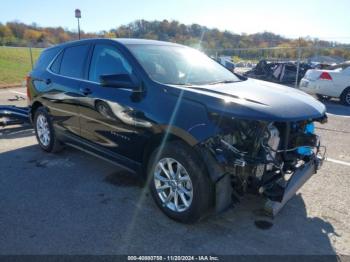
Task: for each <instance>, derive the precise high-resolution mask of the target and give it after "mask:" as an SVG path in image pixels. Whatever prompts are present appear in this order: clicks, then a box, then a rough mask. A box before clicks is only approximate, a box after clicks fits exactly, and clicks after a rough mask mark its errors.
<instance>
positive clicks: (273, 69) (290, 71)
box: [244, 60, 311, 84]
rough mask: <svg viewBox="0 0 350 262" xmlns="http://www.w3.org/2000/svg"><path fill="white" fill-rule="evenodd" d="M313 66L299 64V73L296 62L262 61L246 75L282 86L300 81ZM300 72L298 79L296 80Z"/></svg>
mask: <svg viewBox="0 0 350 262" xmlns="http://www.w3.org/2000/svg"><path fill="white" fill-rule="evenodd" d="M310 68H311V66H310V65H309V64H306V63H300V64H299V71H298V69H297V64H296V63H295V62H274V61H267V60H260V61H259V63H258V64H257V65H256V66H255V67H254V68H253V69H252V70H249V71H247V72H246V73H244V75H245V76H247V77H252V78H256V79H260V80H265V81H269V82H276V83H281V84H294V83H295V80H297V81H298V83H299V82H300V80H301V79H302V78H303V76H304V75H305V73H306V71H307V70H308V69H310ZM297 72H298V78H296V76H297Z"/></svg>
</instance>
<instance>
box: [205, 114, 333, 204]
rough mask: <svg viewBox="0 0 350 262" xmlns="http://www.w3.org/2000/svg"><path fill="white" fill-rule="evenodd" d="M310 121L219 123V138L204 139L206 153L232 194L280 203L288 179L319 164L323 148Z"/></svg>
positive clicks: (312, 122)
mask: <svg viewBox="0 0 350 262" xmlns="http://www.w3.org/2000/svg"><path fill="white" fill-rule="evenodd" d="M314 121H319V122H324V121H326V118H323V119H316V120H305V121H298V122H270V123H267V122H264V121H249V120H244V121H242V120H235V119H233V120H232V119H230V120H227V122H225V120H224V119H221V123H220V126H221V127H222V134H220V135H217V136H215V137H212V138H210V139H208V140H207V141H206V143H205V147H206V148H207V149H209V151H210V152H211V154H212V155H213V156H214V157H215V159H216V161H217V162H218V163H220V166H223V167H224V172H225V173H226V174H229V176H230V183H231V186H232V189H233V194H235V195H237V194H238V195H242V194H244V193H245V192H250V193H257V194H262V195H264V196H265V197H267V198H268V199H269V200H270V201H277V202H282V200H283V198H284V197H285V190H286V188H287V187H288V184H289V181H290V180H291V177H292V176H293V175H294V174H295V173H297V171H298V170H301V169H302V168H303V167H304V166H305V164H307V163H311V162H312V163H313V164H314V170H312V172H313V173H316V170H317V169H318V168H319V166H320V165H321V164H322V161H323V159H324V155H325V148H324V147H322V146H321V145H320V139H319V137H318V136H317V135H316V134H315V132H314V129H315V126H314Z"/></svg>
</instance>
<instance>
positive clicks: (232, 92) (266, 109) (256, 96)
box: [187, 79, 326, 121]
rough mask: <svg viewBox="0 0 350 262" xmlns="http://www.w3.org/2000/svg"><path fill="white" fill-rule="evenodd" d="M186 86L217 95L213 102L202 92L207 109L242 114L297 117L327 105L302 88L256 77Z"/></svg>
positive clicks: (317, 112) (263, 117)
mask: <svg viewBox="0 0 350 262" xmlns="http://www.w3.org/2000/svg"><path fill="white" fill-rule="evenodd" d="M187 90H191V93H192V92H194V93H197V94H201V95H205V96H207V98H209V97H211V98H216V101H217V102H214V101H213V100H212V99H210V98H209V99H205V97H202V96H201V97H202V99H203V100H204V101H201V102H204V103H205V104H206V106H207V107H208V109H209V110H214V111H224V112H225V113H231V114H233V115H234V116H236V117H242V118H249V119H259V120H272V121H297V120H304V119H310V118H312V119H315V118H321V117H323V116H324V114H325V112H326V107H325V106H324V105H323V104H322V103H321V102H319V101H317V100H316V99H315V98H313V97H312V96H310V95H308V94H306V93H304V92H302V91H299V90H297V89H294V88H291V87H286V86H282V85H279V84H275V83H270V82H265V81H261V80H255V79H248V80H246V81H241V82H236V83H227V84H226V83H225V84H216V85H204V86H198V87H189V88H187ZM218 98H219V99H220V100H219V101H220V102H219V103H218V100H217V99H218ZM202 99H201V100H202Z"/></svg>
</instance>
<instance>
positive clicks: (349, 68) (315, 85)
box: [299, 62, 350, 106]
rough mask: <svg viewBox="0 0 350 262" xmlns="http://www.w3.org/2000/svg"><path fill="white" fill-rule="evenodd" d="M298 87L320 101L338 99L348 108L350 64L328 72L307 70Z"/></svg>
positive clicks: (341, 65) (349, 104)
mask: <svg viewBox="0 0 350 262" xmlns="http://www.w3.org/2000/svg"><path fill="white" fill-rule="evenodd" d="M299 87H300V89H301V90H303V91H305V92H307V93H309V94H314V95H317V96H318V97H319V98H320V99H329V98H331V97H335V98H340V100H341V102H342V103H343V104H344V105H347V106H350V63H349V62H348V63H344V64H340V65H337V66H333V67H330V69H329V70H322V69H312V70H308V71H307V72H306V74H305V76H304V78H303V79H302V80H301V82H300V85H299Z"/></svg>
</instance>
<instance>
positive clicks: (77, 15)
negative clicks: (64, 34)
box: [75, 9, 81, 40]
mask: <svg viewBox="0 0 350 262" xmlns="http://www.w3.org/2000/svg"><path fill="white" fill-rule="evenodd" d="M75 18H76V19H77V20H78V35H79V40H80V22H79V19H80V18H81V12H80V9H75Z"/></svg>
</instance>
